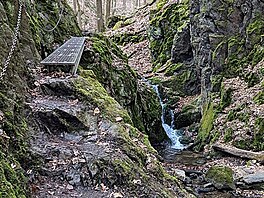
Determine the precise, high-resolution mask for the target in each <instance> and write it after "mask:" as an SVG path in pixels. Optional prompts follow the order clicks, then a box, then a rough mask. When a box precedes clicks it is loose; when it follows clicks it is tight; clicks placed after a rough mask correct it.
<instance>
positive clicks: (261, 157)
mask: <svg viewBox="0 0 264 198" xmlns="http://www.w3.org/2000/svg"><path fill="white" fill-rule="evenodd" d="M213 148H214V149H215V150H218V151H221V152H224V153H228V154H231V155H234V156H237V157H241V158H246V159H255V160H258V161H260V162H264V152H253V151H247V150H243V149H239V148H236V147H233V146H227V145H224V144H220V143H216V144H214V145H213Z"/></svg>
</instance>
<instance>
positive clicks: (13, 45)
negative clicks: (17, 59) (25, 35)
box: [0, 0, 23, 82]
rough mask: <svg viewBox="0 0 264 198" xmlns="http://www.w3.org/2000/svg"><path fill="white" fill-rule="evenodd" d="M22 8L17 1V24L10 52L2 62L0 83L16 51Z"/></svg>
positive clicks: (20, 3)
mask: <svg viewBox="0 0 264 198" xmlns="http://www.w3.org/2000/svg"><path fill="white" fill-rule="evenodd" d="M22 7H23V4H22V2H21V0H19V9H18V15H17V24H16V28H15V34H14V37H13V41H12V46H11V48H10V51H9V53H8V56H7V59H6V60H5V62H4V66H3V68H2V71H1V73H0V82H1V81H2V80H3V78H4V76H5V74H6V70H7V68H8V66H9V64H10V60H11V58H12V56H13V53H14V51H15V49H16V44H17V36H18V34H19V28H20V23H21V17H22Z"/></svg>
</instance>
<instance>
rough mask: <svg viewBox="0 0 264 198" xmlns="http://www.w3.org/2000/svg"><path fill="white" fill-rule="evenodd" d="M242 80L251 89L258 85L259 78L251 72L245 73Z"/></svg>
mask: <svg viewBox="0 0 264 198" xmlns="http://www.w3.org/2000/svg"><path fill="white" fill-rule="evenodd" d="M244 79H245V81H246V82H247V83H248V86H249V87H253V86H254V85H256V84H258V83H260V77H259V76H258V75H257V74H256V73H253V72H249V73H247V74H246V75H245V78H244Z"/></svg>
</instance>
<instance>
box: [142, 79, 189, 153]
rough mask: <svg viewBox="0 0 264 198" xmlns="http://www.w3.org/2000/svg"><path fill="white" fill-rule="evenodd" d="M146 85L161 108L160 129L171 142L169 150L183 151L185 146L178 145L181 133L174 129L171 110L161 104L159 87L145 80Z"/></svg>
mask: <svg viewBox="0 0 264 198" xmlns="http://www.w3.org/2000/svg"><path fill="white" fill-rule="evenodd" d="M145 81H146V82H147V84H148V85H150V86H151V87H152V88H153V89H154V91H155V92H156V93H157V96H158V98H159V102H160V105H161V108H162V114H161V121H162V127H163V129H164V130H165V132H166V134H167V136H168V137H169V139H170V140H171V144H170V148H172V149H175V150H183V149H184V148H185V146H184V145H183V144H181V143H180V141H179V140H180V138H181V131H180V130H177V129H174V112H173V110H171V109H168V107H167V105H166V103H164V102H163V100H162V97H161V94H160V92H159V87H158V85H152V84H151V83H149V82H148V81H147V80H145ZM166 112H169V116H170V117H171V122H170V124H168V123H166V120H165V117H166Z"/></svg>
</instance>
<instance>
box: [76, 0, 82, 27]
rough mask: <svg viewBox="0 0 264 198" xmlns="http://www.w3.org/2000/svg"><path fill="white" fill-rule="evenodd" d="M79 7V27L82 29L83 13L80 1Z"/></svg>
mask: <svg viewBox="0 0 264 198" xmlns="http://www.w3.org/2000/svg"><path fill="white" fill-rule="evenodd" d="M77 7H78V12H77V20H78V24H79V27H80V28H82V11H81V6H80V2H79V0H77Z"/></svg>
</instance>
